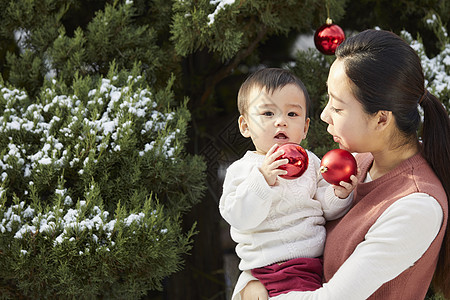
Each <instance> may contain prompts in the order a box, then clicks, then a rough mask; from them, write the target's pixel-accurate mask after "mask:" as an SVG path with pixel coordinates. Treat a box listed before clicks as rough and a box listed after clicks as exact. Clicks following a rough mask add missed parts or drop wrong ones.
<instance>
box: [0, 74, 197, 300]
mask: <svg viewBox="0 0 450 300" xmlns="http://www.w3.org/2000/svg"><path fill="white" fill-rule="evenodd" d="M137 70H138V68H137V67H136V68H135V70H133V71H132V72H129V73H127V72H117V70H116V69H115V68H114V66H113V67H112V68H111V71H110V73H109V76H108V77H107V78H100V79H99V80H98V82H95V81H94V80H92V79H90V78H80V77H78V76H76V79H75V81H74V84H73V90H72V91H69V89H67V87H65V86H64V84H62V83H59V82H58V81H56V80H53V81H51V82H46V86H45V88H43V89H42V92H41V93H40V95H39V96H38V99H37V101H34V102H32V101H31V100H30V99H29V98H28V96H27V94H26V93H24V92H23V91H20V90H17V89H14V88H11V87H8V86H5V84H3V83H2V82H0V111H1V115H2V116H1V117H0V176H1V181H2V186H1V188H0V232H1V234H0V278H1V279H0V295H1V297H0V298H2V299H18V298H20V299H38V298H39V299H47V298H51V299H53V298H60V299H99V298H100V299H101V298H104V299H113V298H117V299H133V298H134V299H137V298H139V297H140V296H142V295H145V294H146V292H147V291H148V290H150V289H161V281H162V279H163V278H164V277H166V276H168V275H169V274H171V273H173V272H175V271H177V270H179V269H180V267H181V263H182V259H181V255H182V254H184V253H186V252H187V251H189V249H190V247H191V242H192V236H193V234H194V231H193V230H194V229H193V228H192V229H191V230H190V231H189V232H182V230H181V225H180V220H181V219H180V216H181V215H182V213H183V212H186V211H187V210H188V209H189V208H190V207H191V206H192V205H193V204H195V203H196V202H197V201H198V200H199V199H200V198H201V195H202V193H203V191H204V185H203V180H204V175H203V173H204V172H203V171H204V169H205V166H204V163H203V161H202V160H201V159H200V158H199V157H195V156H188V155H186V154H185V153H184V143H185V142H186V126H187V122H188V120H189V117H190V116H189V112H188V111H187V109H186V106H185V104H184V105H181V106H179V107H176V108H173V107H172V106H173V104H172V100H173V94H172V92H171V87H172V83H173V79H172V80H171V81H170V82H169V83H168V86H167V88H166V89H164V90H161V91H156V92H155V91H151V90H150V89H149V88H148V86H146V85H145V81H144V80H143V78H142V76H141V75H140V74H138V71H137Z"/></svg>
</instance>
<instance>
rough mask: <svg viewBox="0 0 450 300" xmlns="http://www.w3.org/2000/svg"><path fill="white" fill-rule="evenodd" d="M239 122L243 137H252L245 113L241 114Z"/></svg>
mask: <svg viewBox="0 0 450 300" xmlns="http://www.w3.org/2000/svg"><path fill="white" fill-rule="evenodd" d="M238 123H239V130H240V131H241V134H242V136H243V137H246V138H249V137H250V129H249V128H248V123H247V120H246V119H245V117H244V116H243V115H240V116H239V119H238Z"/></svg>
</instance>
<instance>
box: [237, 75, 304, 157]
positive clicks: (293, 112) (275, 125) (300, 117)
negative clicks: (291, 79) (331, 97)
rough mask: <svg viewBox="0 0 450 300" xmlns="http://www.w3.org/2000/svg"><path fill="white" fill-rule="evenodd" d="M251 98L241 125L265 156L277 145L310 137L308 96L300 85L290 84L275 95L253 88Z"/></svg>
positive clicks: (274, 93) (257, 150) (258, 151)
mask: <svg viewBox="0 0 450 300" xmlns="http://www.w3.org/2000/svg"><path fill="white" fill-rule="evenodd" d="M248 99H249V103H248V111H247V113H246V114H245V116H241V117H240V119H239V127H240V130H241V133H242V135H243V136H245V137H250V138H251V139H252V141H253V144H254V145H255V147H256V152H257V153H260V154H263V155H265V154H266V153H267V151H268V150H269V149H270V148H271V147H272V146H273V145H274V144H279V145H281V144H286V143H297V144H299V143H300V142H301V141H302V140H303V139H304V138H305V137H306V134H307V132H308V128H309V119H307V118H306V99H305V96H304V94H303V91H302V90H301V89H300V88H298V87H297V86H296V85H294V84H288V85H286V86H284V87H283V88H282V89H277V90H275V91H274V92H273V93H272V94H270V93H267V91H266V90H265V89H263V90H261V89H260V88H253V90H252V91H251V92H250V95H249V98H248Z"/></svg>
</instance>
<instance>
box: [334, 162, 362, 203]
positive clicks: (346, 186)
mask: <svg viewBox="0 0 450 300" xmlns="http://www.w3.org/2000/svg"><path fill="white" fill-rule="evenodd" d="M358 174H359V169H358ZM350 180H351V181H352V182H350V183H348V182H345V181H341V182H340V183H339V185H332V186H333V189H334V194H335V195H336V197H338V198H341V199H345V198H347V197H348V195H350V193H351V192H352V191H353V190H354V189H355V187H356V185H357V184H358V178H357V177H356V176H355V175H352V176H350Z"/></svg>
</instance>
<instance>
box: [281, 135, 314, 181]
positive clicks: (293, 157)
mask: <svg viewBox="0 0 450 300" xmlns="http://www.w3.org/2000/svg"><path fill="white" fill-rule="evenodd" d="M280 149H281V150H283V151H284V154H283V155H281V156H280V157H278V158H277V159H284V158H287V159H288V160H289V162H288V163H287V164H285V165H282V166H280V167H279V169H282V170H286V171H287V172H288V173H287V174H286V175H281V176H280V177H282V178H284V179H295V178H298V177H300V176H302V175H303V173H305V171H306V169H308V153H306V151H305V149H303V148H302V147H301V146H300V145H298V144H295V143H287V144H283V145H281V146H279V147H278V148H277V149H276V150H275V151H277V150H280Z"/></svg>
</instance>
